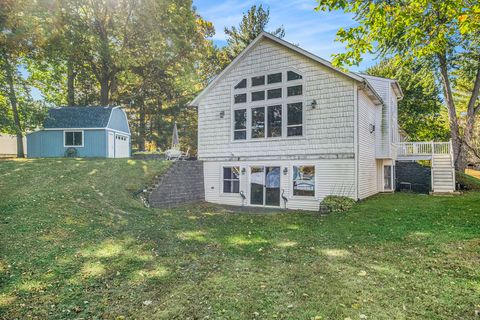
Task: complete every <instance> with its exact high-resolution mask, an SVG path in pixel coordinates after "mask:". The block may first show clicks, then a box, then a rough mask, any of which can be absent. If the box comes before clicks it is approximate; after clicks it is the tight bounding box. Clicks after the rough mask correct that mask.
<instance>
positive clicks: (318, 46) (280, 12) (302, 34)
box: [193, 0, 375, 71]
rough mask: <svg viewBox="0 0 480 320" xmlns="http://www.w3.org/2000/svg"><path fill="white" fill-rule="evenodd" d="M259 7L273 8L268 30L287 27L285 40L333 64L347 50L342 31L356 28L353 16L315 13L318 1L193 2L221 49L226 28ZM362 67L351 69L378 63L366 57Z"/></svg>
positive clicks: (235, 0) (230, 0) (228, 0)
mask: <svg viewBox="0 0 480 320" xmlns="http://www.w3.org/2000/svg"><path fill="white" fill-rule="evenodd" d="M254 4H256V5H257V6H258V5H259V4H262V6H263V7H264V8H270V22H269V24H268V26H267V30H266V31H273V30H275V29H276V28H277V27H279V26H281V25H283V27H284V28H285V38H284V39H285V40H286V41H288V42H291V43H294V44H298V45H299V46H300V47H301V48H303V49H305V50H307V51H310V52H311V53H313V54H315V55H317V56H320V57H322V58H324V59H327V60H329V61H331V60H332V54H334V53H340V52H343V51H344V45H343V44H342V43H340V42H336V41H335V36H336V32H337V30H338V29H339V28H342V27H343V28H347V27H349V26H353V25H354V23H355V22H354V21H353V19H352V15H349V14H345V13H343V12H340V11H337V12H317V11H314V8H315V6H316V2H315V1H314V0H265V1H253V0H243V1H242V0H225V1H215V0H193V5H194V6H195V7H196V8H197V12H198V13H199V14H200V15H201V16H202V17H203V18H204V19H206V20H208V21H211V22H212V23H213V25H214V27H215V35H214V36H213V38H212V40H214V42H215V44H216V45H218V46H220V47H221V46H224V45H225V44H226V40H225V33H224V28H225V27H231V26H238V25H239V23H240V21H241V20H242V15H243V13H244V12H246V11H248V9H249V8H250V7H251V6H252V5H254ZM363 58H364V60H363V61H362V62H361V63H360V65H359V66H358V67H357V66H354V67H351V68H350V69H351V70H352V71H364V70H366V69H367V68H368V67H370V66H372V65H374V64H375V60H374V57H373V56H364V57H363Z"/></svg>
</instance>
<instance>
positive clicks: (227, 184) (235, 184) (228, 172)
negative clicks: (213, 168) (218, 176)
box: [223, 167, 240, 193]
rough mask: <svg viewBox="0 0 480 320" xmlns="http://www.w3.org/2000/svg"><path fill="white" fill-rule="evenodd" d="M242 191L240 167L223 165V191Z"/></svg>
mask: <svg viewBox="0 0 480 320" xmlns="http://www.w3.org/2000/svg"><path fill="white" fill-rule="evenodd" d="M239 192H240V167H223V193H239Z"/></svg>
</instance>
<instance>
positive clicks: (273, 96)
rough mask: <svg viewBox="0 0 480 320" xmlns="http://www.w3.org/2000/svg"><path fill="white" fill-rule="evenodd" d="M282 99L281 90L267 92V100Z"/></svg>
mask: <svg viewBox="0 0 480 320" xmlns="http://www.w3.org/2000/svg"><path fill="white" fill-rule="evenodd" d="M281 97H282V88H278V89H270V90H268V91H267V99H278V98H281Z"/></svg>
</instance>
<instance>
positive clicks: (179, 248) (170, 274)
mask: <svg viewBox="0 0 480 320" xmlns="http://www.w3.org/2000/svg"><path fill="white" fill-rule="evenodd" d="M165 167H166V165H165V163H163V162H158V161H133V160H121V159H111V160H103V159H102V160H88V161H87V160H75V159H52V160H42V159H39V160H25V161H12V160H5V161H0V237H1V238H0V257H1V258H0V259H1V260H0V318H5V319H14V318H22V319H23V318H34V317H36V318H39V319H47V318H48V319H79V318H83V319H95V318H102V319H131V318H135V319H151V318H164V319H254V318H258V319H345V318H350V319H360V318H364V316H366V317H368V319H474V318H475V310H477V309H480V305H479V303H480V268H479V261H480V193H473V192H472V193H466V194H464V195H461V196H451V197H447V196H442V197H440V196H425V195H415V194H401V193H399V194H393V195H378V196H375V197H372V198H371V199H368V200H366V201H362V202H360V203H359V204H357V205H355V206H354V208H353V209H352V210H351V211H349V212H347V213H342V214H334V215H329V216H318V215H316V214H313V213H303V212H278V213H277V212H273V213H272V212H270V213H264V214H256V215H252V214H246V213H238V212H232V211H231V210H232V209H231V208H230V209H227V208H223V207H220V206H215V205H210V204H197V205H190V206H185V207H182V208H177V209H169V210H160V209H147V208H144V207H142V205H141V204H140V203H139V202H138V201H137V200H135V199H134V198H132V197H131V192H132V191H134V190H136V189H137V188H138V187H139V186H141V185H142V184H143V183H144V182H145V181H148V180H149V179H151V177H152V176H153V175H154V174H155V173H157V172H160V171H162V170H164V169H165Z"/></svg>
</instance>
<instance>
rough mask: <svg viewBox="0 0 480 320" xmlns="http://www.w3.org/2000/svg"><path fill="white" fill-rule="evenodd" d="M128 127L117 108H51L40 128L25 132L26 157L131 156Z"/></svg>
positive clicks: (125, 117)
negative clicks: (69, 155)
mask: <svg viewBox="0 0 480 320" xmlns="http://www.w3.org/2000/svg"><path fill="white" fill-rule="evenodd" d="M130 145H131V143H130V128H129V126H128V119H127V115H126V114H125V111H123V110H122V109H121V108H119V107H62V108H52V109H50V110H49V112H48V116H47V118H46V119H45V121H44V124H43V128H42V129H40V130H38V131H34V132H32V133H29V134H28V135H27V150H28V157H29V158H37V157H65V156H67V154H76V156H77V157H107V158H128V157H130Z"/></svg>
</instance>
